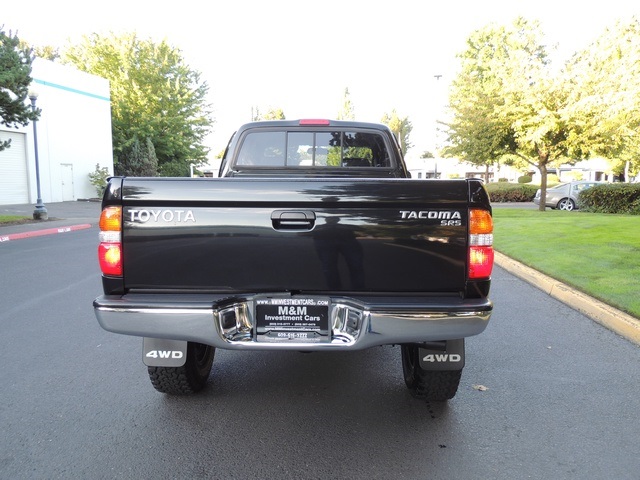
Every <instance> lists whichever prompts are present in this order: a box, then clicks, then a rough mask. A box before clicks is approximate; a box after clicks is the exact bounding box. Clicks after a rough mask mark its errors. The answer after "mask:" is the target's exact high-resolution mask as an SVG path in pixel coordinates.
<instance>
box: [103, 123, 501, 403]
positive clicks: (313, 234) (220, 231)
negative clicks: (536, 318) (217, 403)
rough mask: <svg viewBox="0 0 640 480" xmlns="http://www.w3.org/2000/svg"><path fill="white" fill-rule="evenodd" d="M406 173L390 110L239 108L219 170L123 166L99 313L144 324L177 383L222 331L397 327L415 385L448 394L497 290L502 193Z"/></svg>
mask: <svg viewBox="0 0 640 480" xmlns="http://www.w3.org/2000/svg"><path fill="white" fill-rule="evenodd" d="M409 177H410V175H409V174H408V172H407V169H406V166H405V164H404V160H403V158H402V153H401V150H400V148H399V146H398V143H397V141H396V140H395V137H394V136H393V134H392V133H391V131H390V130H389V129H388V128H387V127H386V126H384V125H379V124H373V123H360V122H346V121H328V120H299V121H271V122H254V123H249V124H246V125H243V126H242V127H241V128H239V129H238V131H237V132H236V133H235V134H234V135H233V137H232V138H231V140H230V142H229V144H228V146H227V149H226V151H225V154H224V158H223V159H222V163H221V167H220V175H219V178H190V179H186V178H130V177H114V178H111V179H110V180H109V184H108V187H107V189H106V191H105V195H104V198H103V202H102V207H103V211H102V215H101V218H100V245H99V247H98V254H99V261H100V266H101V270H102V280H103V289H104V294H103V295H101V296H100V297H98V298H96V299H95V301H94V309H95V313H96V316H97V318H98V321H99V323H100V325H101V326H102V327H103V328H104V329H105V330H108V331H110V332H115V333H121V334H127V335H136V336H140V337H143V339H144V340H143V359H144V363H145V364H146V365H147V367H148V372H149V376H150V378H151V382H152V384H153V386H154V387H155V388H156V389H157V390H159V391H161V392H165V393H173V394H183V393H191V392H195V391H198V390H200V389H201V388H203V386H204V385H205V384H206V382H207V379H208V377H209V375H210V372H211V368H212V363H213V358H214V353H215V349H216V348H222V349H235V350H296V351H301V352H307V351H329V350H334V351H342V350H358V349H364V348H369V347H374V346H380V345H399V346H400V350H401V354H402V366H403V372H404V380H405V383H406V385H407V387H408V388H409V389H410V391H411V392H412V393H413V394H414V395H415V396H417V397H420V398H424V399H427V400H434V401H444V400H447V399H450V398H452V397H453V396H454V395H455V394H456V392H457V389H458V385H459V382H460V376H461V373H462V368H463V366H464V362H465V356H464V339H465V338H466V337H469V336H472V335H476V334H479V333H481V332H482V331H483V330H484V329H485V327H486V326H487V323H488V321H489V317H490V316H491V312H492V308H493V306H492V303H491V301H490V300H489V298H488V294H489V286H490V280H491V270H492V266H493V247H492V243H493V222H492V217H491V206H490V203H489V198H488V196H487V193H486V190H485V188H484V186H483V184H482V182H481V181H479V180H475V179H467V180H433V181H431V180H412V179H410V178H409Z"/></svg>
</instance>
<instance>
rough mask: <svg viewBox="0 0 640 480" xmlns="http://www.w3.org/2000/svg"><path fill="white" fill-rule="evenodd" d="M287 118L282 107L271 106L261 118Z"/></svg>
mask: <svg viewBox="0 0 640 480" xmlns="http://www.w3.org/2000/svg"><path fill="white" fill-rule="evenodd" d="M285 118H286V117H285V116H284V112H283V111H282V109H281V108H270V109H269V110H267V113H265V114H264V115H262V116H261V120H284V119H285Z"/></svg>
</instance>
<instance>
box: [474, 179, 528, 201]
mask: <svg viewBox="0 0 640 480" xmlns="http://www.w3.org/2000/svg"><path fill="white" fill-rule="evenodd" d="M486 187H487V192H489V198H491V201H492V202H533V197H535V196H536V191H537V190H538V186H537V185H528V184H524V183H521V184H515V183H504V182H497V183H489V184H486Z"/></svg>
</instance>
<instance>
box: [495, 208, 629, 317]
mask: <svg viewBox="0 0 640 480" xmlns="http://www.w3.org/2000/svg"><path fill="white" fill-rule="evenodd" d="M493 214H494V222H495V228H494V235H495V239H494V244H495V248H496V250H497V251H499V252H501V253H504V254H505V255H507V256H509V257H511V258H513V259H515V260H518V261H520V262H521V263H524V264H525V265H528V266H530V267H532V268H535V269H536V270H538V271H540V272H543V273H545V274H547V275H549V276H550V277H553V278H556V279H558V280H560V281H562V282H564V283H567V284H569V285H572V286H573V287H575V288H577V289H578V290H581V291H583V292H585V293H587V294H588V295H591V296H592V297H595V298H598V299H600V300H602V301H603V302H605V303H608V304H609V305H612V306H614V307H617V308H619V309H621V310H623V311H626V312H627V313H629V314H631V315H633V316H635V317H638V318H640V216H637V215H602V214H594V213H584V212H579V211H578V212H576V211H574V212H564V211H557V210H547V211H545V212H540V211H537V210H525V209H512V208H494V209H493Z"/></svg>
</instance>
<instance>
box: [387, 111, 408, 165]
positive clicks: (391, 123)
mask: <svg viewBox="0 0 640 480" xmlns="http://www.w3.org/2000/svg"><path fill="white" fill-rule="evenodd" d="M382 123H384V124H385V125H386V126H388V127H389V129H390V130H391V131H392V132H393V134H394V135H395V136H396V138H397V139H398V143H400V148H401V149H402V154H403V155H406V154H407V150H409V149H410V148H411V147H412V146H413V145H412V144H411V143H410V142H409V136H410V135H411V130H413V125H412V124H411V122H410V121H409V117H404V118H400V117H399V116H398V113H397V112H396V109H395V108H394V109H393V110H392V111H391V113H390V114H389V113H385V114H384V116H383V117H382Z"/></svg>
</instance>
